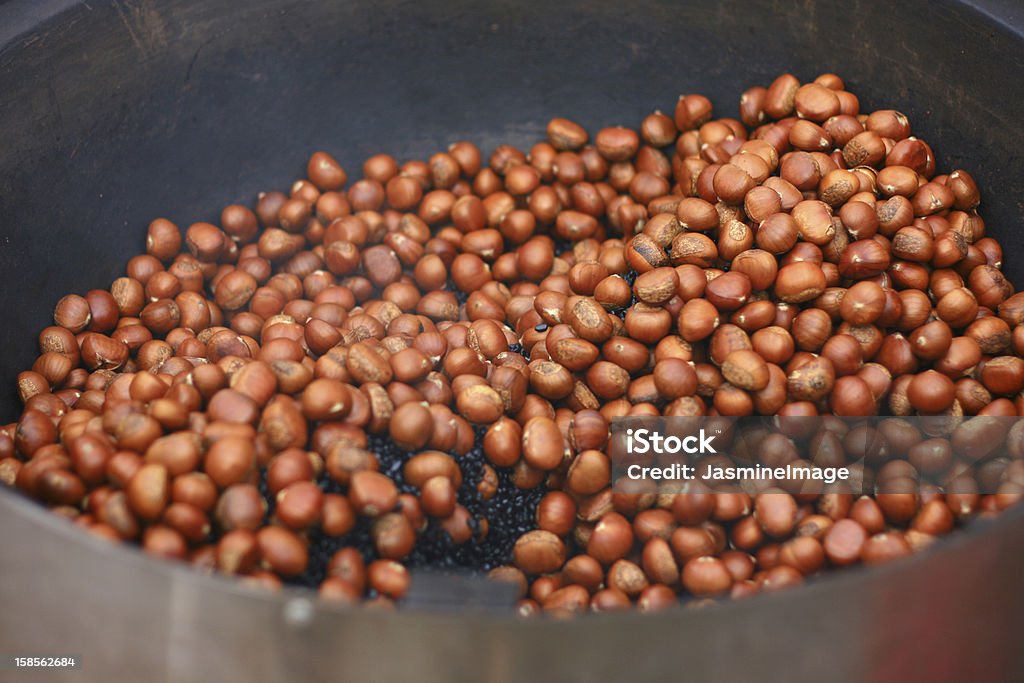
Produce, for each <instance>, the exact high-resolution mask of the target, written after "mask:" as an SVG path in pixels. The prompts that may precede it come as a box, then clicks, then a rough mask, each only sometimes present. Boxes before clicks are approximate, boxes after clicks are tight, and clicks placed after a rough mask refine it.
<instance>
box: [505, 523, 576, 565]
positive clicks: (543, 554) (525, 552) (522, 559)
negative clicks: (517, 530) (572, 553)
mask: <svg viewBox="0 0 1024 683" xmlns="http://www.w3.org/2000/svg"><path fill="white" fill-rule="evenodd" d="M512 553H513V557H514V559H515V563H516V566H517V567H519V568H520V569H522V570H523V571H524V572H526V573H527V574H534V575H536V574H549V573H551V572H555V571H558V570H559V569H560V568H561V567H562V565H563V564H565V557H566V550H565V544H564V543H562V539H560V538H559V537H558V536H556V535H555V534H553V533H551V532H550V531H543V530H538V531H529V532H527V533H525V534H523V535H522V536H520V537H519V539H518V540H517V541H516V543H515V546H514V547H513V549H512Z"/></svg>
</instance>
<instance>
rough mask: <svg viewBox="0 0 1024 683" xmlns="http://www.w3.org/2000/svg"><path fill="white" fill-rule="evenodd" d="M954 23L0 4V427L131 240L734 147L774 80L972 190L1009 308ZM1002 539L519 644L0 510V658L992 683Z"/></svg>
mask: <svg viewBox="0 0 1024 683" xmlns="http://www.w3.org/2000/svg"><path fill="white" fill-rule="evenodd" d="M969 5H970V6H966V5H960V4H956V3H950V2H928V1H926V0H912V1H910V2H905V3H875V2H869V1H867V0H851V1H850V2H847V3H842V4H839V3H834V4H833V3H815V2H812V1H811V0H804V1H801V2H782V1H781V0H779V1H777V2H768V1H764V0H760V1H755V2H741V1H739V0H720V1H719V2H715V3H701V4H694V5H691V4H688V3H680V2H670V1H669V0H664V1H662V2H658V1H655V0H640V1H638V2H632V3H616V2H612V1H611V0H591V1H589V2H587V1H584V0H573V1H571V2H563V3H544V2H539V1H538V2H512V1H511V0H506V1H499V2H489V3H477V2H473V1H472V0H454V1H452V0H417V1H416V2H412V1H394V0H384V1H382V2H375V3H370V2H356V1H351V2H316V3H309V2H298V1H292V2H286V1H282V0H250V1H249V2H246V3H229V2H210V1H208V2H200V1H198V0H197V1H193V2H186V1H184V0H166V1H162V2H157V1H156V0H121V1H119V2H110V3H107V2H100V1H98V0H91V1H90V2H87V3H86V2H82V3H78V2H66V1H61V0H45V1H41V2H40V1H36V2H33V1H32V0H24V1H22V0H15V1H8V2H6V3H3V4H0V123H2V131H3V137H2V138H0V140H2V142H0V274H2V276H3V277H4V281H5V283H15V284H13V285H12V284H7V285H5V286H4V287H3V288H0V311H2V312H3V314H4V316H5V320H6V324H4V325H3V326H0V348H2V349H4V353H3V355H2V357H0V386H3V387H5V388H4V389H3V390H2V391H3V393H2V394H0V415H6V416H13V415H14V414H15V412H16V410H17V402H16V398H15V396H14V392H13V378H14V375H15V374H16V372H17V371H18V370H20V369H22V368H24V367H25V366H26V365H27V364H28V363H29V362H30V361H31V358H32V353H33V350H34V348H33V347H34V333H35V331H36V330H38V329H40V328H41V327H42V326H44V325H45V324H46V323H47V319H48V315H47V313H48V309H49V307H50V305H51V304H52V303H54V302H55V301H56V299H57V298H58V296H59V295H60V294H61V293H63V292H66V291H85V290H87V289H89V288H91V287H95V286H97V285H104V284H106V283H109V282H110V281H111V280H112V279H114V278H115V277H116V276H117V275H119V274H120V272H121V268H122V266H123V263H124V261H125V260H126V258H127V257H128V256H130V255H131V254H133V253H136V252H137V251H139V250H140V249H141V247H142V240H143V237H142V236H143V233H144V226H145V224H146V222H147V221H148V220H149V219H151V218H152V217H154V216H157V215H166V216H168V217H169V218H171V219H173V220H176V221H177V222H179V223H184V224H187V223H189V222H191V221H194V220H202V219H210V218H214V217H216V215H217V213H218V207H220V206H222V205H224V204H227V203H229V202H233V201H251V200H252V197H253V194H254V193H255V192H256V191H257V190H260V189H267V188H276V187H285V186H287V183H288V182H289V180H290V179H291V178H293V177H295V176H296V175H297V174H299V173H300V172H301V170H302V168H303V165H304V162H305V159H306V158H307V156H308V154H309V152H310V151H311V150H313V149H317V148H325V149H329V150H331V151H333V152H335V153H336V155H337V156H338V158H339V159H340V160H341V161H342V162H343V164H344V165H345V166H346V167H347V168H349V169H350V170H352V169H356V168H358V166H359V164H360V163H361V161H362V159H364V158H365V157H366V156H367V155H368V154H369V153H371V152H374V151H380V150H383V151H388V152H392V153H394V154H396V155H397V156H399V157H402V158H410V157H426V156H427V155H429V154H430V153H432V152H434V151H437V150H439V149H442V148H443V147H444V146H445V145H447V143H449V142H451V141H454V140H457V139H460V138H468V139H471V140H474V141H476V142H478V143H480V144H482V145H483V146H484V147H491V146H493V145H494V144H496V143H497V142H498V141H509V142H513V143H517V144H521V145H526V144H529V143H530V142H531V141H533V140H536V139H538V138H539V137H541V136H542V134H543V126H544V123H545V122H546V120H547V118H549V117H550V116H551V115H552V114H555V113H557V114H561V115H566V116H570V117H572V118H574V119H577V120H579V121H581V122H582V123H584V124H585V125H587V126H588V127H590V128H592V129H593V128H594V127H596V126H598V125H601V124H609V123H619V122H621V123H625V124H630V125H636V124H637V123H638V122H639V121H640V119H641V117H642V116H643V115H644V114H645V113H647V112H648V111H650V109H651V108H653V107H655V106H660V107H661V108H662V109H663V110H665V111H670V110H671V108H672V106H673V104H674V96H675V95H676V94H678V93H681V92H691V91H700V92H705V93H706V94H708V95H709V96H711V98H712V100H713V101H714V102H715V104H716V105H717V107H718V111H720V112H724V113H727V114H732V115H735V112H736V100H737V97H738V94H739V92H740V91H741V90H742V89H743V88H745V87H748V86H750V85H754V84H759V83H760V84H766V83H767V82H768V80H769V79H770V78H771V77H772V76H774V75H775V74H777V73H779V72H781V71H785V70H790V71H793V72H794V73H796V74H798V75H799V76H801V77H803V78H811V77H813V76H814V75H815V74H817V73H820V72H822V71H836V72H838V73H840V74H842V75H843V76H844V77H845V78H846V79H847V82H848V83H849V85H850V87H851V89H853V90H854V91H855V92H857V94H858V95H859V96H860V97H861V101H862V103H863V105H864V106H865V108H872V107H877V106H887V107H890V106H891V107H895V108H899V109H901V110H903V111H906V112H907V113H909V114H910V116H911V120H912V123H913V126H914V129H915V132H918V133H920V134H921V135H922V136H923V137H925V138H927V139H928V141H929V142H931V143H932V144H933V146H934V147H935V150H936V153H937V156H938V157H939V159H940V161H941V162H942V164H943V165H944V167H946V168H950V167H952V166H955V165H963V166H964V167H966V168H969V169H970V170H971V171H972V173H974V174H975V176H976V177H977V178H978V181H979V184H980V185H981V187H982V190H983V192H984V196H985V201H984V205H983V214H984V216H985V218H986V221H987V222H988V224H989V226H990V230H991V232H992V234H994V235H996V236H999V237H1001V238H1003V239H1004V246H1005V248H1006V252H1007V258H1006V260H1007V271H1008V272H1009V274H1010V276H1011V278H1012V279H1013V280H1014V281H1015V282H1017V283H1019V284H1020V283H1024V258H1022V257H1024V254H1022V243H1021V240H1019V239H1015V237H1016V233H1017V230H1018V227H1017V226H1018V225H1019V222H1020V218H1021V215H1022V213H1024V207H1022V204H1021V202H1022V198H1024V173H1022V172H1021V168H1020V158H1019V153H1018V152H1016V151H1015V150H1017V149H1019V147H1020V144H1021V141H1022V140H1024V92H1022V85H1021V84H1022V83H1024V49H1022V45H1024V39H1022V37H1021V15H1020V11H1019V8H1018V7H1017V6H1016V5H1015V4H1014V3H1009V2H1006V1H1005V0H1001V1H998V2H996V1H992V2H979V1H978V0H974V1H973V2H970V3H969ZM975 8H977V9H975ZM1022 522H1024V513H1022V512H1021V511H1017V512H1015V513H1013V514H1012V515H1008V516H1006V517H1005V518H1003V519H1001V520H999V521H998V522H996V523H994V524H992V525H988V526H984V527H978V528H976V529H973V530H971V531H969V532H967V533H963V534H960V535H959V536H958V537H957V538H955V539H952V540H950V541H949V542H946V543H943V544H941V545H940V546H939V547H938V548H936V549H934V550H933V551H931V552H929V553H927V554H926V555H924V556H921V557H916V558H914V559H912V560H910V561H907V562H902V563H899V564H897V565H895V566H889V567H886V568H884V569H882V570H877V571H849V572H840V573H839V575H837V576H834V577H829V578H827V579H824V580H821V581H820V582H816V583H815V584H814V585H811V586H808V587H807V588H806V589H804V590H800V591H793V592H790V593H785V594H779V595H770V596H760V597H757V598H755V599H752V600H750V601H747V602H743V603H738V604H730V605H725V606H722V607H720V608H716V609H712V610H706V611H701V612H692V611H683V610H679V611H674V612H671V613H668V614H660V615H650V616H645V617H641V616H637V615H625V616H618V617H594V618H588V619H580V620H576V621H573V622H571V623H561V622H541V623H520V622H516V621H514V620H511V619H507V618H502V617H495V616H492V615H486V614H468V615H454V614H451V613H423V612H412V613H400V614H382V613H372V612H366V613H364V612H355V613H350V612H344V611H338V610H333V609H326V608H317V609H315V610H314V611H313V612H310V611H309V610H308V604H306V603H302V602H299V603H290V605H291V606H290V607H289V606H288V605H289V603H288V602H287V598H284V597H273V596H265V595H260V594H253V593H250V592H248V591H247V590H246V589H244V588H242V587H241V586H238V585H235V584H232V583H230V582H227V581H224V580H221V579H216V578H211V577H203V576H199V575H196V574H195V573H192V572H190V571H189V570H187V569H186V568H183V567H176V566H172V565H169V564H165V563H159V562H155V561H153V560H150V559H148V558H145V557H143V556H141V555H140V554H138V553H136V552H133V551H130V550H127V549H125V548H121V547H110V546H107V545H104V544H102V543H101V542H100V541H97V540H95V539H90V538H84V537H83V536H82V534H80V533H78V532H77V531H76V530H74V529H72V528H70V527H69V526H68V525H66V524H65V523H63V522H62V521H61V520H58V519H54V518H52V517H51V516H49V515H47V514H46V513H45V512H44V511H42V510H41V509H39V508H36V507H34V506H32V505H30V504H29V503H27V502H26V501H24V500H22V499H20V498H18V497H17V496H15V495H14V494H12V493H10V492H8V491H2V492H0V540H2V541H3V543H4V547H3V551H2V552H0V576H2V577H3V578H2V580H0V606H2V608H0V650H3V651H4V652H27V653H31V652H52V651H58V650H63V651H67V652H76V653H81V654H82V656H83V662H82V669H81V670H80V671H77V672H75V673H74V676H75V680H79V681H122V680H124V681H133V680H147V681H162V680H166V681H211V680H224V681H229V680H253V681H255V680H268V681H307V680H319V679H328V678H330V679H334V680H342V679H343V680H353V681H369V680H391V681H395V680H421V681H443V680H465V681H484V680H489V681H519V680H534V681H541V680H559V681H595V680H626V679H629V680H635V681H655V680H666V679H676V678H680V677H686V678H688V679H691V680H701V681H709V680H736V679H738V678H740V677H741V676H742V677H744V678H747V679H751V680H762V679H764V678H766V677H769V678H781V679H785V680H877V681H905V680H920V679H924V678H930V679H934V680H965V679H973V680H1007V679H1021V678H1024V654H1022V652H1021V651H1020V650H1019V649H1015V648H1013V647H1012V644H1013V643H1012V641H1013V635H1008V634H1019V633H1021V632H1022V627H1024V588H1022V587H1021V584H1020V579H1019V577H1020V576H1021V575H1022V571H1024V550H1022V548H1024V523H1022ZM307 619H310V621H308V622H307ZM775 672H778V674H777V675H776V674H775ZM782 672H785V673H784V674H783V673H782ZM5 675H6V676H7V679H10V680H30V677H31V679H32V680H37V679H42V680H45V678H43V677H41V676H38V674H37V673H33V674H31V675H29V676H26V675H22V674H19V673H18V672H14V673H11V672H5ZM68 675H69V674H66V673H61V674H52V675H51V676H50V677H52V678H53V679H54V680H58V679H57V676H61V677H66V676H68ZM19 676H20V678H18V677H19ZM7 679H5V680H7ZM60 680H64V678H61V679H60Z"/></svg>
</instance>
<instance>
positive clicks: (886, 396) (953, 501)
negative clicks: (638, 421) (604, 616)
mask: <svg viewBox="0 0 1024 683" xmlns="http://www.w3.org/2000/svg"><path fill="white" fill-rule="evenodd" d="M912 132H913V131H912V127H911V122H910V120H909V119H908V118H907V116H905V115H904V114H902V113H900V112H898V111H892V110H877V111H872V112H869V113H862V112H861V107H860V102H859V101H858V98H857V96H856V95H854V94H853V93H852V92H849V91H847V90H846V89H845V86H844V82H843V80H842V79H841V78H839V77H838V76H836V75H833V74H824V75H821V76H819V77H817V78H816V79H814V80H813V81H811V82H807V83H801V82H800V81H799V80H798V79H797V78H796V77H795V76H793V75H790V74H785V75H782V76H780V77H779V78H777V79H776V80H775V81H774V82H772V83H771V84H770V85H769V86H768V87H753V88H750V89H749V90H747V91H746V92H744V93H743V95H742V97H741V99H740V107H739V118H715V117H714V113H713V110H712V105H711V102H710V101H709V100H708V99H707V98H705V97H703V96H701V95H695V94H690V95H684V96H682V97H680V98H679V100H678V102H677V103H676V105H675V110H674V112H673V113H672V114H671V115H670V114H664V113H662V112H660V111H655V112H653V113H651V114H650V115H648V116H647V117H645V118H644V119H643V120H642V121H641V122H639V126H638V129H632V128H627V127H617V126H616V127H608V128H604V129H601V130H599V131H597V132H596V134H595V135H594V136H593V137H591V135H590V134H589V133H588V131H586V130H585V129H584V128H583V127H581V126H580V125H578V124H576V123H574V122H573V121H571V120H568V119H565V118H554V119H552V120H551V121H550V123H548V125H547V139H546V140H544V141H542V142H538V143H537V144H535V145H534V146H533V147H531V148H530V149H529V150H521V149H517V148H515V147H513V146H509V145H502V146H500V147H498V148H497V149H495V150H494V151H493V152H492V153H491V154H490V156H489V157H486V156H483V155H482V153H481V150H480V149H479V148H477V147H476V146H475V145H473V144H472V143H470V142H457V143H455V144H453V145H451V146H450V147H449V148H448V149H447V151H445V152H439V153H437V154H435V155H433V156H432V157H430V158H429V159H427V160H426V161H421V160H410V161H406V162H404V163H400V162H399V161H398V160H396V159H395V158H393V157H391V156H389V155H386V154H379V155H376V156H373V157H371V158H369V159H367V160H366V161H365V163H364V164H363V168H362V179H360V180H357V181H355V182H352V183H349V177H348V174H347V173H346V171H345V170H344V169H343V168H342V167H341V165H340V164H339V163H338V162H337V161H336V160H335V159H334V158H332V157H331V156H330V155H328V154H327V153H325V152H316V153H315V154H313V155H312V156H311V157H310V159H309V163H308V166H307V168H306V173H305V177H303V178H301V179H299V180H297V181H296V182H295V183H294V184H293V185H292V187H291V189H290V191H289V192H288V193H282V192H276V191H274V192H265V193H262V194H260V195H259V197H258V199H257V200H256V202H255V205H254V206H252V207H247V206H242V205H231V206H228V207H225V208H224V209H223V211H222V212H221V215H220V221H219V225H214V224H211V223H205V222H198V223H193V224H191V225H189V226H187V227H185V228H184V229H182V228H180V227H179V226H178V225H175V224H174V223H172V222H171V221H169V220H166V219H162V218H158V219H156V220H154V221H153V222H152V223H151V224H150V225H149V227H148V234H147V238H146V252H145V253H144V254H142V255H139V256H136V257H134V258H132V259H131V260H130V261H129V262H128V265H127V270H126V274H125V275H124V276H123V277H119V278H118V279H116V280H114V282H113V283H112V284H111V285H110V287H109V288H107V289H95V290H92V291H89V292H86V293H85V294H84V295H77V294H69V295H67V296H65V297H64V298H62V299H61V300H60V301H59V302H58V303H57V305H56V308H55V310H54V315H53V319H54V325H53V326H50V327H47V328H46V329H44V330H42V332H41V333H40V335H39V356H38V358H37V359H36V360H35V362H34V363H33V365H32V367H31V369H30V370H26V371H25V372H23V373H21V374H20V375H19V376H18V380H17V382H18V385H17V386H18V391H19V393H20V396H21V399H22V401H23V403H24V411H23V412H22V414H21V416H20V417H19V418H18V420H17V421H16V422H14V423H11V424H8V425H6V426H4V427H3V428H2V429H0V481H2V482H4V483H5V484H7V485H10V486H13V487H16V488H17V489H19V490H20V491H22V492H24V493H25V494H26V495H28V496H31V497H33V498H36V499H38V500H40V501H42V502H43V503H45V504H46V505H47V506H49V507H50V508H51V509H52V510H53V512H54V513H55V514H58V515H60V516H62V517H65V518H67V519H68V520H70V522H71V523H73V524H75V525H77V526H79V527H81V528H82V529H83V530H85V531H88V532H90V533H92V534H94V535H96V536H99V537H102V538H105V539H110V540H112V541H125V542H130V543H134V544H137V545H138V546H140V547H141V548H142V549H143V550H144V551H145V552H147V553H151V554H153V555H156V556H160V557H163V558H168V559H173V560H177V561H181V562H187V563H191V564H192V565H194V566H195V567H196V568H198V569H200V570H204V571H217V572H221V573H224V574H230V575H237V576H239V577H241V578H242V580H243V581H245V582H247V583H251V584H254V585H259V586H264V587H267V588H271V589H274V588H279V587H281V586H282V585H287V584H299V585H306V586H310V587H312V588H314V589H316V590H318V591H319V594H320V596H321V597H322V598H323V599H324V600H331V601H341V602H366V603H368V604H372V605H376V606H381V607H387V606H391V605H393V604H395V603H396V602H400V601H401V599H402V598H403V596H404V595H406V593H407V591H408V589H409V585H410V581H411V580H414V573H412V572H411V571H410V570H415V569H416V568H419V567H432V568H436V567H441V568H444V569H447V570H451V571H463V570H465V571H475V572H479V573H487V574H488V575H489V576H490V577H492V578H494V579H495V580H501V581H508V582H511V583H513V584H514V586H515V587H516V589H517V590H518V594H519V602H518V603H517V606H516V610H517V612H518V613H519V614H522V615H530V614H534V613H539V612H542V611H547V612H553V613H556V614H570V613H576V612H581V611H587V610H598V611H607V610H617V609H626V608H630V607H634V608H638V609H640V610H656V609H662V608H666V607H670V606H673V605H676V604H678V603H680V602H688V603H690V604H697V605H700V604H706V603H707V602H709V601H714V600H717V599H720V598H727V597H730V596H731V597H745V596H749V595H753V594H756V593H758V592H761V591H772V590H778V589H782V588H786V587H790V586H795V585H798V584H800V583H802V582H803V581H805V580H807V579H809V578H811V577H814V576H816V575H819V574H821V573H822V572H826V571H829V570H831V569H834V568H838V567H845V566H849V565H856V564H876V563H880V562H887V561H890V560H893V559H896V558H899V557H902V556H905V555H907V554H909V553H912V552H914V551H916V550H919V549H921V548H924V547H926V546H928V545H929V544H930V543H932V542H933V541H934V540H935V539H936V538H937V537H939V536H942V535H944V534H946V533H948V532H950V531H952V530H953V529H954V528H956V527H957V526H959V525H962V524H963V523H965V522H966V521H967V520H970V519H972V518H974V517H978V516H984V515H992V514H995V513H997V512H998V511H1000V510H1003V509H1005V508H1006V507H1008V506H1010V505H1012V504H1014V503H1016V502H1018V501H1019V500H1020V498H1021V496H1022V494H1024V463H1022V461H1021V460H1019V459H1014V458H1004V459H1002V460H1000V461H999V462H998V464H997V465H996V466H995V469H993V468H992V467H989V468H987V469H986V471H985V473H984V476H985V478H986V482H985V483H986V486H985V487H983V486H981V484H979V483H977V482H975V481H974V480H972V479H971V478H970V477H961V478H960V479H959V480H958V482H959V483H958V487H957V490H956V491H946V490H942V489H939V488H936V487H933V486H932V487H929V486H923V485H922V486H921V487H919V489H917V490H914V491H913V492H908V493H903V494H881V493H880V494H876V495H863V496H862V495H859V493H858V494H854V493H853V492H851V491H849V490H847V489H844V488H843V485H842V483H841V482H837V483H836V484H835V485H834V486H831V487H827V488H826V489H825V490H824V491H822V492H821V493H814V494H800V493H797V494H793V493H789V492H785V491H783V490H780V489H778V488H772V487H769V488H764V487H757V486H754V487H751V486H741V485H739V484H738V483H734V482H724V483H722V484H721V486H719V487H717V488H709V487H707V486H704V485H702V484H700V483H696V482H694V483H693V484H692V486H689V488H687V490H686V492H685V493H681V494H678V495H657V494H643V495H639V494H619V493H613V491H612V489H611V487H610V464H609V458H608V455H607V448H606V447H607V444H608V435H609V425H610V422H611V420H613V419H614V418H617V417H622V416H638V415H667V416H698V415H724V416H733V415H752V414H760V415H784V416H785V415H792V416H817V415H827V414H833V415H838V416H867V415H876V414H891V415H897V416H906V415H914V414H922V415H948V416H952V417H957V416H973V415H1001V416H1017V415H1019V414H1021V412H1022V411H1024V395H1022V394H1021V391H1022V389H1024V358H1022V356H1024V325H1022V324H1021V323H1022V321H1024V294H1015V293H1014V288H1013V286H1012V285H1011V284H1010V282H1008V281H1007V279H1006V278H1005V277H1004V276H1003V274H1002V272H1001V270H1000V265H1001V261H1002V251H1001V248H1000V246H999V244H998V243H997V242H996V240H994V239H993V238H991V237H988V236H986V229H985V222H984V220H983V219H982V218H981V216H980V215H979V214H978V206H979V202H980V194H979V191H978V187H977V186H976V184H975V182H974V180H973V179H972V177H971V175H970V174H969V173H968V172H967V171H965V170H963V169H949V170H948V171H947V170H946V169H942V168H941V166H940V164H939V163H938V161H937V159H936V157H935V155H934V153H933V150H932V148H931V147H930V146H929V145H928V143H926V142H925V141H924V140H921V139H919V138H917V137H914V136H913V135H912ZM823 424H825V423H823ZM839 437H842V434H840V435H839ZM908 468H909V469H908ZM900 476H902V477H906V478H908V479H911V480H913V478H914V476H915V474H914V471H913V466H912V465H909V464H907V463H904V467H903V469H902V470H901V473H900ZM989 487H992V488H991V490H990V489H989Z"/></svg>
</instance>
